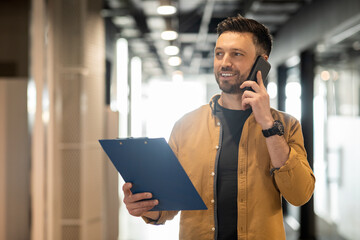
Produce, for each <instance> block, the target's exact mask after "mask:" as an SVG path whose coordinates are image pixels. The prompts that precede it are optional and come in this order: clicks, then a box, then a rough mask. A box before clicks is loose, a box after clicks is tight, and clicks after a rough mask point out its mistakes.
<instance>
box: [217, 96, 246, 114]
mask: <svg viewBox="0 0 360 240" xmlns="http://www.w3.org/2000/svg"><path fill="white" fill-rule="evenodd" d="M241 98H242V93H237V94H228V93H224V92H221V96H220V98H219V104H220V106H222V107H224V108H227V109H232V110H245V109H243V108H242V106H241Z"/></svg>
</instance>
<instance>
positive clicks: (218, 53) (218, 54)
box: [215, 52, 223, 56]
mask: <svg viewBox="0 0 360 240" xmlns="http://www.w3.org/2000/svg"><path fill="white" fill-rule="evenodd" d="M215 55H216V56H222V55H223V53H222V52H217V53H215Z"/></svg>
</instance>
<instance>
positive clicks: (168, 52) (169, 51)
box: [164, 46, 179, 56]
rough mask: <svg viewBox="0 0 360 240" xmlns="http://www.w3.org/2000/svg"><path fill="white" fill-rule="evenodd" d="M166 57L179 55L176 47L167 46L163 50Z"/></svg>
mask: <svg viewBox="0 0 360 240" xmlns="http://www.w3.org/2000/svg"><path fill="white" fill-rule="evenodd" d="M164 52H165V54H166V55H169V56H173V55H177V54H178V53H179V48H178V47H177V46H167V47H165V48H164Z"/></svg>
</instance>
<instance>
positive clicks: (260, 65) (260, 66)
mask: <svg viewBox="0 0 360 240" xmlns="http://www.w3.org/2000/svg"><path fill="white" fill-rule="evenodd" d="M270 68H271V65H270V63H269V62H268V61H266V60H265V59H264V58H263V57H262V56H258V57H257V58H256V60H255V63H254V65H253V66H252V68H251V71H250V74H249V76H248V78H247V80H251V81H255V82H257V79H256V74H257V72H258V71H261V76H262V79H263V81H264V82H265V79H266V77H267V75H268V73H269V71H270ZM245 90H250V91H254V90H253V89H252V88H251V87H246V88H245V89H244V91H245Z"/></svg>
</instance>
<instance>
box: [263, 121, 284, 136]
mask: <svg viewBox="0 0 360 240" xmlns="http://www.w3.org/2000/svg"><path fill="white" fill-rule="evenodd" d="M262 133H263V135H264V137H270V136H273V135H279V136H282V135H284V125H283V124H282V122H280V121H279V120H275V121H274V125H273V126H272V127H271V128H269V129H265V130H262Z"/></svg>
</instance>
